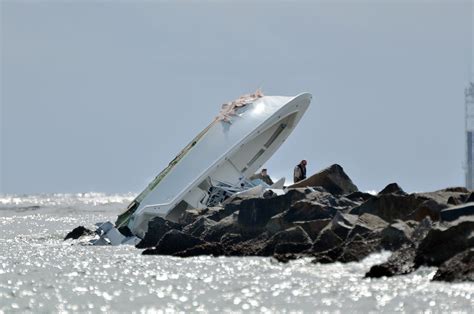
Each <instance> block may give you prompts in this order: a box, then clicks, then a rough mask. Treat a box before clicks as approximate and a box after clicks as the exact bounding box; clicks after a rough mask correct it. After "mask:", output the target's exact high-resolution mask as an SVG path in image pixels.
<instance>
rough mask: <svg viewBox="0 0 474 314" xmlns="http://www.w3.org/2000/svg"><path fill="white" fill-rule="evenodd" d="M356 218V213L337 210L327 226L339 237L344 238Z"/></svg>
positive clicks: (352, 226)
mask: <svg viewBox="0 0 474 314" xmlns="http://www.w3.org/2000/svg"><path fill="white" fill-rule="evenodd" d="M358 218H359V217H358V216H356V215H351V214H343V213H341V212H337V213H336V215H335V216H334V218H333V219H332V221H331V224H330V225H329V227H330V228H331V230H332V231H334V233H335V234H336V235H337V236H338V237H339V238H341V239H342V240H345V239H346V238H347V235H348V234H349V232H351V230H352V228H354V225H355V223H356V221H357V219H358Z"/></svg>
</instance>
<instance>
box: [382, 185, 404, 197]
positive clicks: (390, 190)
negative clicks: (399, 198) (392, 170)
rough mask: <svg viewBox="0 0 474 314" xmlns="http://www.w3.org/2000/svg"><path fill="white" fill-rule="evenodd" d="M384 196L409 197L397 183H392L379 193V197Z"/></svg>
mask: <svg viewBox="0 0 474 314" xmlns="http://www.w3.org/2000/svg"><path fill="white" fill-rule="evenodd" d="M384 194H399V195H407V193H406V192H405V191H403V189H402V188H401V187H400V186H399V185H398V184H397V183H390V184H389V185H387V186H386V187H385V188H383V190H382V191H380V192H379V194H378V195H384Z"/></svg>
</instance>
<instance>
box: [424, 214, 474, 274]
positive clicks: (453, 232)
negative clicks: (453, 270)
mask: <svg viewBox="0 0 474 314" xmlns="http://www.w3.org/2000/svg"><path fill="white" fill-rule="evenodd" d="M473 246H474V219H462V218H460V219H458V220H455V221H453V222H451V223H441V224H438V225H436V226H434V227H433V228H432V229H431V230H430V231H429V232H428V234H427V235H426V237H425V238H424V239H423V241H422V242H421V243H420V245H419V246H418V250H417V252H416V259H415V263H416V264H417V265H428V266H439V265H441V264H442V263H443V262H445V261H447V260H448V259H450V258H451V257H453V256H454V255H456V254H458V253H460V252H463V251H465V250H467V249H469V248H472V247H473Z"/></svg>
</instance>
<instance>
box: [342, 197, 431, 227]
mask: <svg viewBox="0 0 474 314" xmlns="http://www.w3.org/2000/svg"><path fill="white" fill-rule="evenodd" d="M426 200H427V198H424V197H420V196H417V195H414V194H410V195H408V196H405V195H399V194H382V195H377V196H374V197H373V198H371V199H369V200H368V201H367V202H365V203H364V204H362V205H360V206H358V207H355V208H353V209H352V210H351V211H350V213H351V214H356V215H362V214H364V213H369V214H372V215H375V216H378V217H380V218H382V219H383V220H385V221H387V222H393V221H394V220H396V219H402V220H404V219H406V218H407V217H408V216H409V215H410V214H411V213H412V212H413V211H414V210H416V209H417V208H418V206H420V205H421V204H422V203H423V202H424V201H426Z"/></svg>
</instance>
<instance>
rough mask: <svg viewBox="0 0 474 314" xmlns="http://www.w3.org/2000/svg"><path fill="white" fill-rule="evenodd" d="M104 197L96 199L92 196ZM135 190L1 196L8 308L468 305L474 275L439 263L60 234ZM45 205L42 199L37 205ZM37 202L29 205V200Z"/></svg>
mask: <svg viewBox="0 0 474 314" xmlns="http://www.w3.org/2000/svg"><path fill="white" fill-rule="evenodd" d="M94 198H96V200H94ZM131 199H133V195H114V196H108V195H104V194H100V193H92V194H89V195H87V196H81V195H76V194H74V195H65V194H60V195H46V196H37V195H36V196H34V195H29V196H8V197H5V196H3V197H0V250H1V252H2V254H1V256H0V312H5V313H9V312H12V311H19V312H25V311H26V312H38V311H40V312H50V311H55V312H57V311H72V312H84V311H91V312H97V311H106V312H108V311H113V312H117V311H118V312H133V311H135V312H146V311H148V310H164V309H168V310H170V311H171V312H173V311H185V312H195V311H206V312H244V311H252V312H268V313H269V312H289V311H303V312H314V311H330V312H334V311H336V312H337V311H339V312H346V311H348V310H350V311H352V312H354V311H355V312H370V311H381V312H398V311H401V312H421V311H430V312H453V311H458V312H466V313H467V312H470V311H471V310H472V308H474V300H473V298H474V287H473V284H470V283H463V284H447V283H434V282H431V281H430V279H431V278H432V276H433V275H434V272H435V269H433V268H422V269H420V270H418V271H416V272H415V273H413V274H410V275H407V276H400V277H396V278H388V279H387V278H384V279H364V278H363V276H364V274H365V272H366V271H368V270H369V268H370V266H371V265H373V264H376V263H380V262H382V261H384V260H386V259H387V257H388V256H389V253H381V254H375V255H372V256H370V257H369V258H367V259H366V260H364V261H362V262H360V263H349V264H340V263H335V264H329V265H320V264H312V263H311V262H310V260H309V259H303V260H297V261H293V262H290V263H288V264H282V263H278V262H276V261H275V260H274V259H271V258H257V257H247V258H241V257H232V258H226V257H219V258H212V257H195V258H184V259H183V258H176V257H168V256H143V255H141V254H140V253H141V250H137V249H135V248H134V247H132V246H118V247H93V246H87V245H83V244H81V242H79V241H65V242H64V241H62V239H63V237H64V236H65V234H66V233H67V232H69V231H70V230H72V229H73V228H74V227H77V226H78V225H84V226H86V227H89V228H93V225H94V223H96V222H99V221H106V220H114V219H115V217H116V215H117V214H118V213H119V212H121V211H122V209H123V208H125V207H126V206H127V205H128V202H129V201H130V200H131ZM34 204H39V205H34ZM33 205H34V206H38V207H33V208H29V206H33Z"/></svg>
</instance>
